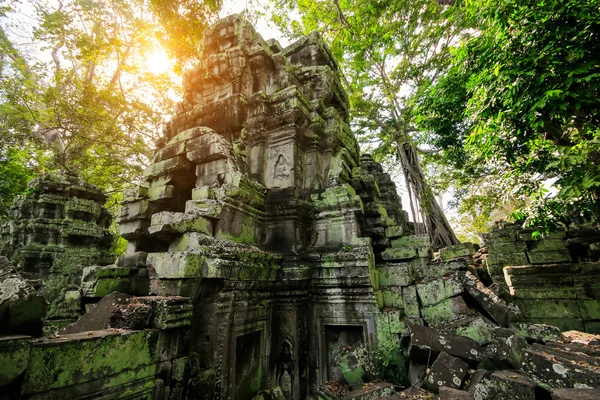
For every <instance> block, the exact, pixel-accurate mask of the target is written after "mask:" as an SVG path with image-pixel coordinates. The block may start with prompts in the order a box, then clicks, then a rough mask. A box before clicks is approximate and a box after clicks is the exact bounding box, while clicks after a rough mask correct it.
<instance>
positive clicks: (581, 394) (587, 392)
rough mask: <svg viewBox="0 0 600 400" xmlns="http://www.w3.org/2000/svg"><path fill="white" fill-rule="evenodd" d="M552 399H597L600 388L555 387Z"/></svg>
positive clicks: (599, 396) (599, 394) (599, 395)
mask: <svg viewBox="0 0 600 400" xmlns="http://www.w3.org/2000/svg"><path fill="white" fill-rule="evenodd" d="M551 393H552V400H597V399H600V389H553V390H552V392H551Z"/></svg>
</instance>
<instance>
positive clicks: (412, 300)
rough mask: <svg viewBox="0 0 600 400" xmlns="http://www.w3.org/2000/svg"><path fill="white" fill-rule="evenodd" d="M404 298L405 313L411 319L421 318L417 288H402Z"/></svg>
mask: <svg viewBox="0 0 600 400" xmlns="http://www.w3.org/2000/svg"><path fill="white" fill-rule="evenodd" d="M402 298H403V300H404V313H405V314H406V316H408V317H410V318H420V317H421V312H420V306H419V300H418V299H417V288H416V287H415V286H405V287H403V288H402Z"/></svg>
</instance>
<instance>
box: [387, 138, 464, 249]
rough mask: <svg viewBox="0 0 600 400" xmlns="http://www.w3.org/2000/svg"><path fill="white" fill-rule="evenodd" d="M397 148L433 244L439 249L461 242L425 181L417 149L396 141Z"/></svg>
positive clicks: (414, 216)
mask: <svg viewBox="0 0 600 400" xmlns="http://www.w3.org/2000/svg"><path fill="white" fill-rule="evenodd" d="M396 149H397V151H398V155H399V156H400V161H401V164H402V169H403V172H404V176H405V179H406V185H407V187H408V190H409V195H412V196H414V198H415V199H416V201H417V202H418V204H417V208H418V210H419V212H420V213H421V215H422V220H423V221H424V225H425V230H426V232H427V234H428V235H429V237H430V238H431V245H432V246H433V248H434V249H436V250H437V249H440V248H443V247H448V246H453V245H455V244H459V243H460V241H459V240H458V238H457V237H456V235H455V234H454V231H453V230H452V227H451V226H450V223H449V222H448V219H447V218H446V214H445V213H444V211H443V210H442V208H441V207H440V205H439V204H438V202H437V201H436V200H435V196H434V195H433V191H432V190H431V188H430V187H429V185H427V183H426V182H425V176H424V174H423V169H422V168H421V162H420V161H419V158H418V155H417V149H416V148H415V146H414V145H413V144H412V143H410V142H404V143H398V142H396ZM410 192H412V193H410ZM411 203H412V201H411ZM411 206H412V204H411ZM411 208H413V207H411ZM412 212H413V219H414V220H415V225H416V224H417V222H416V221H417V218H416V215H415V212H414V208H413V209H412ZM419 229H420V227H418V226H415V231H416V232H417V233H418V232H419Z"/></svg>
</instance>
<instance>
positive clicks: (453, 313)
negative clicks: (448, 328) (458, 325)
mask: <svg viewBox="0 0 600 400" xmlns="http://www.w3.org/2000/svg"><path fill="white" fill-rule="evenodd" d="M468 313H469V307H468V306H467V303H465V301H464V299H463V298H462V297H461V296H456V297H452V298H449V299H446V300H444V301H442V302H440V303H438V304H436V305H434V306H429V307H423V308H422V309H421V314H422V315H423V319H424V320H425V321H426V322H427V325H429V326H433V327H435V326H440V325H444V324H447V323H449V322H452V321H456V320H457V319H459V318H461V317H463V316H466V315H467V314H468Z"/></svg>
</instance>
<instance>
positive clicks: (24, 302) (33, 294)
mask: <svg viewBox="0 0 600 400" xmlns="http://www.w3.org/2000/svg"><path fill="white" fill-rule="evenodd" d="M45 315H46V302H45V301H44V298H43V297H42V296H41V295H40V294H39V293H38V292H37V291H36V290H35V289H34V288H33V286H31V284H30V283H29V282H27V281H26V280H25V279H24V278H23V277H22V276H21V275H20V274H19V273H18V272H17V271H16V270H15V269H13V268H12V266H11V265H10V263H9V262H8V259H7V258H6V257H0V333H3V334H6V333H9V334H15V333H21V334H30V335H39V334H40V333H41V332H42V318H43V317H44V316H45Z"/></svg>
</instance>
